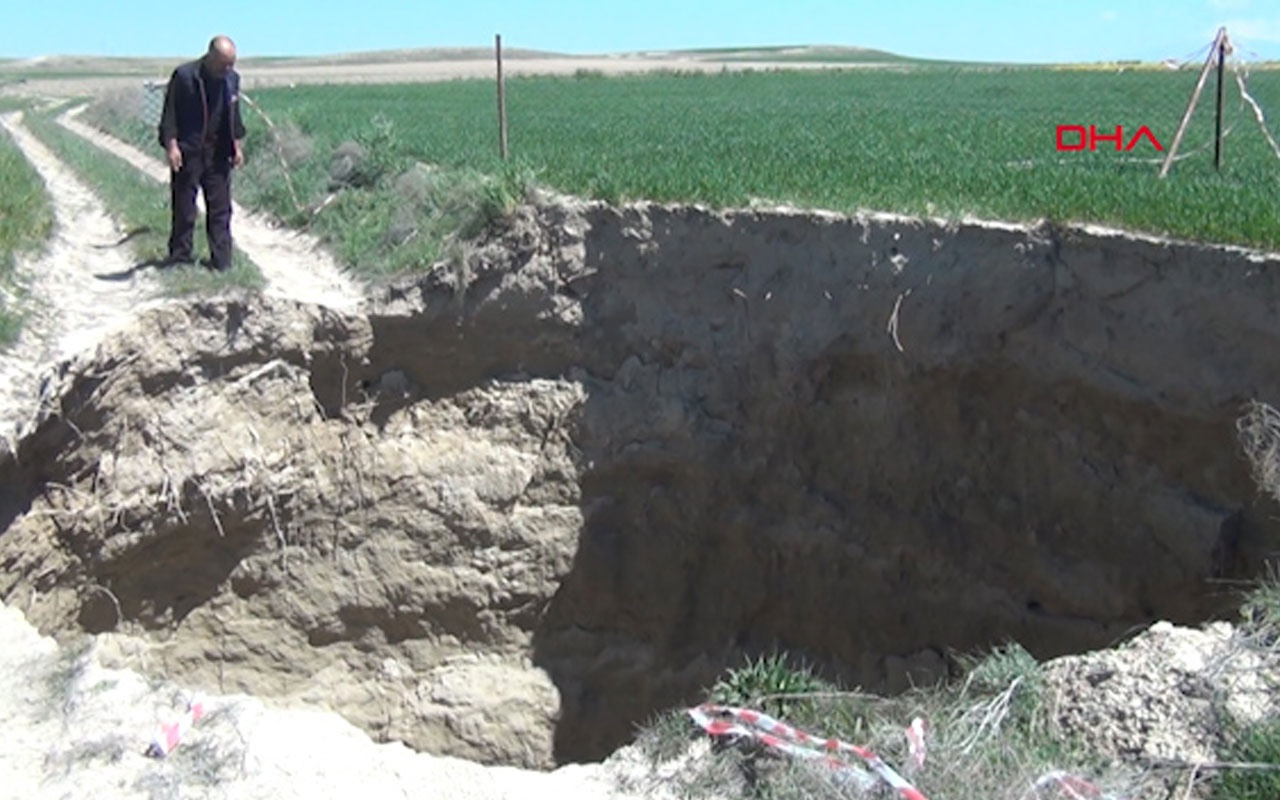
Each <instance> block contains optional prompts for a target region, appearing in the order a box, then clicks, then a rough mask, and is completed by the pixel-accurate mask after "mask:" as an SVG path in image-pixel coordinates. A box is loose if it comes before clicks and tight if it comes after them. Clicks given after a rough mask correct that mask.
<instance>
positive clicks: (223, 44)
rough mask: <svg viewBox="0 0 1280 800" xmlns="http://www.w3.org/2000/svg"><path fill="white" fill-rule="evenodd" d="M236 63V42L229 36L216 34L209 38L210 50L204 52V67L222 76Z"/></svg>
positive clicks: (213, 73) (210, 72) (217, 75)
mask: <svg viewBox="0 0 1280 800" xmlns="http://www.w3.org/2000/svg"><path fill="white" fill-rule="evenodd" d="M235 65H236V43H235V42H233V41H231V38H230V37H229V36H215V37H213V38H212V39H210V40H209V52H207V53H205V54H204V68H205V69H206V70H208V71H209V74H211V75H214V76H215V77H222V76H223V75H226V74H227V70H229V69H231V68H232V67H234V66H235Z"/></svg>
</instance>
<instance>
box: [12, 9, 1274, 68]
mask: <svg viewBox="0 0 1280 800" xmlns="http://www.w3.org/2000/svg"><path fill="white" fill-rule="evenodd" d="M0 5H2V7H3V12H0V57H23V58H27V57H32V56H39V55H71V54H75V55H139V56H186V55H188V54H196V53H199V52H200V51H202V50H203V47H204V45H205V43H206V42H207V41H208V39H209V37H210V36H212V35H213V34H214V33H219V32H225V33H227V34H229V35H230V36H232V38H234V39H235V40H236V42H237V44H238V45H239V48H240V55H241V56H242V57H244V56H250V55H313V54H326V53H341V52H351V51H357V50H378V49H385V48H406V47H448V46H480V47H484V46H489V45H491V44H492V42H493V35H494V34H495V33H501V34H502V35H503V40H504V42H505V43H506V44H507V45H508V46H509V47H529V48H534V49H539V50H554V51H560V52H567V53H582V54H586V53H610V52H624V51H635V50H658V49H676V48H687V47H716V46H738V45H771V44H773V45H781V44H837V45H854V46H861V47H872V48H877V49H883V50H890V51H893V52H896V53H900V54H903V55H909V56H917V57H923V58H943V59H965V60H983V61H988V60H990V61H1026V62H1052V61H1097V60H1113V59H1126V58H1138V59H1148V60H1149V59H1164V58H1180V57H1181V56H1184V55H1187V54H1188V53H1190V52H1192V51H1194V50H1195V49H1196V48H1198V47H1199V46H1201V45H1203V44H1207V43H1208V42H1209V41H1210V40H1211V38H1212V35H1213V31H1214V30H1216V28H1217V26H1219V25H1226V26H1227V27H1228V29H1229V30H1230V31H1233V32H1234V34H1235V38H1236V39H1237V40H1238V41H1239V42H1240V44H1241V46H1242V49H1247V50H1251V51H1254V52H1256V53H1257V54H1259V55H1260V56H1262V57H1266V58H1280V0H1164V1H1163V2H1161V0H1074V1H1069V0H952V1H950V2H947V1H945V0H939V1H938V2H934V1H933V0H641V1H640V2H635V1H634V0H519V2H517V1H516V0H448V1H447V2H433V1H432V0H216V1H215V2H190V0H167V2H149V1H144V0H0Z"/></svg>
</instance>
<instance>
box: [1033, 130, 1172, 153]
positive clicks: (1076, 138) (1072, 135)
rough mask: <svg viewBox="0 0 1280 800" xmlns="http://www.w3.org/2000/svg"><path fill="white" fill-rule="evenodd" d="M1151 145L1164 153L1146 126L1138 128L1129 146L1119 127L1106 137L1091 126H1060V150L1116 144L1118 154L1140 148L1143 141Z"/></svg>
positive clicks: (1087, 148) (1094, 147)
mask: <svg viewBox="0 0 1280 800" xmlns="http://www.w3.org/2000/svg"><path fill="white" fill-rule="evenodd" d="M1144 138H1145V139H1146V140H1147V141H1149V142H1150V143H1151V146H1152V147H1154V148H1155V149H1156V150H1158V151H1160V152H1164V146H1163V145H1161V144H1160V140H1159V139H1157V138H1156V135H1155V134H1154V133H1152V132H1151V129H1150V128H1148V127H1147V126H1146V125H1143V126H1142V127H1141V128H1138V132H1137V133H1135V134H1134V135H1133V137H1132V138H1130V139H1129V140H1128V142H1129V144H1127V145H1126V144H1125V143H1124V142H1125V136H1124V129H1123V128H1122V127H1121V126H1119V125H1117V126H1116V132H1115V134H1113V135H1106V134H1102V133H1099V132H1098V129H1097V127H1095V126H1093V125H1090V126H1089V127H1088V128H1085V127H1084V126H1083V125H1059V126H1058V150H1059V151H1062V150H1089V151H1093V150H1097V149H1098V143H1099V142H1115V145H1116V152H1121V151H1124V152H1128V151H1130V150H1132V149H1133V148H1135V147H1137V146H1138V143H1139V142H1141V141H1142V140H1143V139H1144Z"/></svg>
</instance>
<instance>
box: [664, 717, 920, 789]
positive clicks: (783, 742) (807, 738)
mask: <svg viewBox="0 0 1280 800" xmlns="http://www.w3.org/2000/svg"><path fill="white" fill-rule="evenodd" d="M688 713H689V716H690V717H692V718H693V721H694V722H696V723H697V724H698V726H699V727H701V728H702V729H703V730H704V731H706V732H707V733H708V734H709V735H711V736H742V737H744V738H749V739H755V740H756V741H758V742H760V743H761V744H763V745H765V746H766V747H770V748H773V749H775V750H778V751H780V752H784V753H787V754H789V755H793V756H797V757H800V758H807V759H818V758H822V759H825V760H826V761H827V763H828V764H829V765H830V766H832V767H833V768H835V769H837V770H838V771H839V772H840V773H841V774H842V775H845V776H848V777H849V778H852V779H853V780H856V781H858V782H859V783H862V784H863V785H868V784H869V783H870V782H871V778H870V776H869V775H868V774H867V773H866V772H865V771H864V770H862V769H859V768H858V767H855V766H853V765H851V764H847V763H845V762H843V761H840V760H839V759H837V758H835V757H834V755H835V754H836V753H846V754H852V755H855V756H857V757H858V758H860V759H862V761H863V762H864V763H865V764H866V765H867V766H868V767H870V769H871V772H873V773H874V774H875V775H876V777H878V778H880V780H882V781H884V782H885V783H887V784H889V786H891V787H893V788H894V789H895V790H897V792H898V794H900V795H902V797H903V798H904V800H927V798H925V796H924V794H923V793H921V791H920V790H919V789H917V788H915V787H914V786H912V785H911V784H910V783H909V782H908V781H907V780H906V779H905V778H903V777H902V776H901V775H899V774H898V773H897V772H896V771H894V769H893V768H892V767H890V766H889V765H888V764H886V763H884V761H883V760H881V758H880V757H879V756H878V755H876V754H875V753H873V752H872V751H871V750H869V749H867V748H865V747H859V746H858V745H855V744H849V743H848V742H842V741H840V740H839V739H828V738H823V737H818V736H812V735H810V734H808V733H805V732H804V731H802V730H798V729H797V728H793V727H792V726H790V725H787V724H786V723H784V722H780V721H779V720H776V719H774V718H773V717H770V716H768V715H767V714H762V713H760V712H758V711H751V710H749V709H744V708H729V707H725V706H716V705H702V706H698V707H697V708H691V709H689V710H688ZM920 729H921V731H923V722H922V723H921V726H920ZM922 741H923V740H922ZM816 748H821V752H819V751H818V750H817V749H816ZM922 763H923V762H922Z"/></svg>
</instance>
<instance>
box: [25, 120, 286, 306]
mask: <svg viewBox="0 0 1280 800" xmlns="http://www.w3.org/2000/svg"><path fill="white" fill-rule="evenodd" d="M26 124H27V126H28V128H29V129H30V130H31V132H32V133H34V134H35V135H36V136H38V137H39V138H40V140H41V141H42V142H44V144H45V146H46V147H48V148H49V149H50V150H52V151H53V152H54V153H55V154H56V155H57V156H58V158H60V159H62V161H64V162H65V163H66V164H67V165H68V166H69V167H70V168H71V169H72V170H73V171H74V172H75V173H76V175H77V176H79V178H80V179H81V180H82V181H84V183H85V184H87V185H88V186H89V187H90V188H91V189H93V191H94V192H95V193H96V194H97V195H98V197H99V198H100V199H101V200H102V202H103V203H104V204H105V205H106V207H107V209H108V210H109V211H110V213H111V214H112V216H113V217H114V218H115V219H117V220H118V221H119V222H120V223H121V224H122V225H123V226H124V227H125V228H126V229H127V230H129V231H144V232H143V233H141V234H139V235H138V236H137V237H136V238H135V239H133V240H132V241H131V242H130V244H131V245H132V252H133V254H134V256H135V258H136V260H137V262H138V263H141V262H144V261H158V260H161V259H163V258H164V257H165V256H166V255H167V254H168V231H169V192H168V188H167V187H166V186H163V185H161V184H158V183H156V181H154V180H152V179H151V178H149V177H147V176H146V175H144V174H142V173H141V172H140V171H138V170H137V169H135V168H134V167H133V166H132V165H131V164H129V163H128V162H126V161H124V160H123V159H121V158H118V157H117V156H115V155H112V154H110V153H107V152H104V151H102V150H100V149H98V148H97V147H95V146H94V145H92V144H90V143H89V142H86V141H85V140H84V139H81V138H80V137H79V136H77V135H75V134H74V133H72V132H70V131H68V130H66V129H65V128H63V127H62V126H61V125H59V124H58V123H57V122H55V121H54V120H53V119H52V118H51V117H50V116H48V115H45V114H28V115H27V117H26ZM233 224H234V223H233ZM194 251H195V252H196V253H200V252H205V253H207V252H208V243H207V240H206V237H205V234H204V231H203V229H202V227H201V226H200V225H197V229H196V237H195V247H194ZM156 274H157V275H158V276H159V279H160V282H161V285H162V286H163V287H164V290H165V292H166V293H168V294H172V295H191V294H212V293H217V292H220V291H225V290H227V289H232V288H241V289H248V290H258V289H261V288H262V287H263V286H265V285H266V281H265V280H264V278H263V277H262V273H261V271H260V270H259V269H258V267H257V266H256V265H255V264H254V263H253V262H252V261H251V260H250V259H249V258H248V257H247V256H246V255H245V254H244V253H243V252H241V251H240V250H239V249H237V250H235V252H234V254H233V257H232V266H231V269H230V270H228V271H227V272H225V273H215V272H211V271H209V270H207V269H204V268H203V267H200V266H190V267H185V266H184V267H176V268H166V269H159V270H157V271H156Z"/></svg>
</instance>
